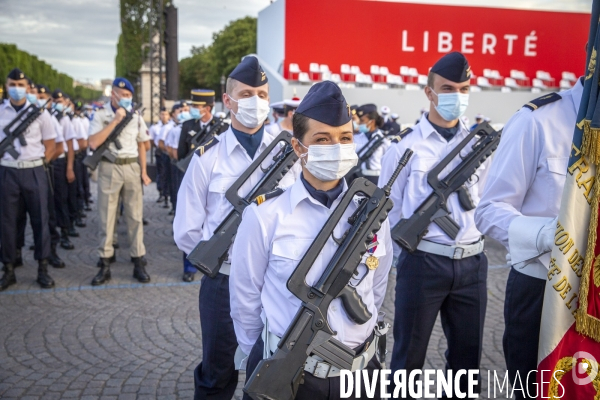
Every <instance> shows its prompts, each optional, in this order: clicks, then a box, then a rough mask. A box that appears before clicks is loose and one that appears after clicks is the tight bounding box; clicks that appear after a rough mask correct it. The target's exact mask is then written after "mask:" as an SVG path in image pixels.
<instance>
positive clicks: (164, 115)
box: [148, 107, 171, 203]
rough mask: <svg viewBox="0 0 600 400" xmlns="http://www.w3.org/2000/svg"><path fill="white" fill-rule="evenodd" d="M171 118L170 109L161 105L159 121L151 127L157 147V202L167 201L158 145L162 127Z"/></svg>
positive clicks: (150, 130)
mask: <svg viewBox="0 0 600 400" xmlns="http://www.w3.org/2000/svg"><path fill="white" fill-rule="evenodd" d="M170 119H171V116H170V115H169V111H167V109H166V108H165V107H161V109H160V119H159V120H158V122H157V123H155V124H154V125H152V126H151V127H150V129H149V131H148V132H149V134H150V140H151V142H152V146H153V147H154V148H155V150H154V159H155V161H154V162H155V164H156V189H157V190H158V200H156V202H157V203H162V202H164V201H165V198H164V196H163V181H164V177H163V174H164V172H163V170H162V168H163V164H162V158H161V157H162V156H161V151H160V148H159V147H158V138H159V135H160V131H161V129H162V127H163V126H165V125H166V124H167V123H168V122H169V120H170Z"/></svg>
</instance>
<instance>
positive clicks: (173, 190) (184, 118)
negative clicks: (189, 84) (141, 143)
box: [163, 106, 192, 215]
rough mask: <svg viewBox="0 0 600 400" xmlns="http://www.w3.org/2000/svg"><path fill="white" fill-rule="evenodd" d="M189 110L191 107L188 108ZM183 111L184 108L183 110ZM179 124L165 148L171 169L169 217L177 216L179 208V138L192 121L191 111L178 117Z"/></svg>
mask: <svg viewBox="0 0 600 400" xmlns="http://www.w3.org/2000/svg"><path fill="white" fill-rule="evenodd" d="M188 108H189V106H188ZM182 110H183V108H182ZM178 120H179V123H178V124H177V125H175V126H174V127H173V128H172V129H171V130H170V131H169V132H167V135H166V136H165V140H164V143H163V144H164V147H165V150H166V153H167V156H168V157H169V169H170V173H171V174H170V179H169V181H170V190H169V193H170V195H171V205H172V207H171V211H169V215H175V209H176V208H177V191H178V190H179V184H180V181H179V168H177V166H176V165H175V163H176V162H177V146H178V145H179V137H180V136H181V127H182V125H183V124H185V123H186V122H188V121H191V120H192V114H190V112H189V111H182V112H180V113H179V115H178Z"/></svg>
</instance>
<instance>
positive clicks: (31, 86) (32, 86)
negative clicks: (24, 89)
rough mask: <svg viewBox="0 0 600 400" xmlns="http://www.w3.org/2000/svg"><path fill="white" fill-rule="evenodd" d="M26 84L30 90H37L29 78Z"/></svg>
mask: <svg viewBox="0 0 600 400" xmlns="http://www.w3.org/2000/svg"><path fill="white" fill-rule="evenodd" d="M27 83H29V87H30V88H31V89H35V88H37V86H36V85H35V83H34V82H33V81H32V80H31V79H29V78H27Z"/></svg>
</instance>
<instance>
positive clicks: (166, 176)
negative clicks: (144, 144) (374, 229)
mask: <svg viewBox="0 0 600 400" xmlns="http://www.w3.org/2000/svg"><path fill="white" fill-rule="evenodd" d="M160 158H161V162H162V172H163V173H162V177H163V185H162V188H163V192H162V194H163V196H166V197H169V196H170V195H171V159H170V158H169V156H168V155H167V154H166V153H162V154H161V156H160Z"/></svg>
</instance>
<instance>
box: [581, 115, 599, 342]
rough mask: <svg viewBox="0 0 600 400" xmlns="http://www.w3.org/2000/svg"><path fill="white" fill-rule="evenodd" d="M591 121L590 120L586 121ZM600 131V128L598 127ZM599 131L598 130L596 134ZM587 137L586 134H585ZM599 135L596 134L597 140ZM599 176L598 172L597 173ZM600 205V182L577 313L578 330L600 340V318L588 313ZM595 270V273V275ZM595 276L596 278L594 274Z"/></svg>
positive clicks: (597, 187)
mask: <svg viewBox="0 0 600 400" xmlns="http://www.w3.org/2000/svg"><path fill="white" fill-rule="evenodd" d="M586 122H589V121H586ZM597 130H598V131H600V130H599V129H597ZM598 134H599V133H598V132H596V135H598ZM584 137H585V135H584ZM597 138H598V136H596V140H597ZM596 177H597V174H596ZM599 205H600V184H594V194H593V197H592V204H591V214H590V225H589V230H588V233H589V234H588V241H587V249H586V251H585V261H584V264H583V270H582V273H581V281H580V283H579V309H578V310H577V312H576V313H575V320H576V330H577V332H579V333H581V334H584V335H586V336H589V337H591V338H592V339H594V340H596V341H597V342H600V319H597V318H594V317H592V316H590V315H588V313H587V308H588V294H589V288H590V285H593V284H594V283H593V282H590V275H591V270H592V268H594V262H595V258H596V255H595V254H594V253H595V249H596V240H597V239H598V238H597V229H598V206H599ZM595 272H596V271H594V275H595ZM594 278H596V277H595V276H594Z"/></svg>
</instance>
